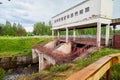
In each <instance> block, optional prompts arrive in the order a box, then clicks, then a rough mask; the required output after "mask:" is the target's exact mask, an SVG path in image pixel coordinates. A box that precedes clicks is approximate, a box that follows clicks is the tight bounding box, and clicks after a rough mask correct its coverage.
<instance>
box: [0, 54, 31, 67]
mask: <svg viewBox="0 0 120 80" xmlns="http://www.w3.org/2000/svg"><path fill="white" fill-rule="evenodd" d="M31 63H32V57H28V56H13V57H2V58H0V67H1V68H5V69H9V68H12V67H16V66H19V65H24V64H31Z"/></svg>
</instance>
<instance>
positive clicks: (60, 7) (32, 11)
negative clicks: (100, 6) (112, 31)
mask: <svg viewBox="0 0 120 80" xmlns="http://www.w3.org/2000/svg"><path fill="white" fill-rule="evenodd" d="M82 1H84V0H11V1H8V0H0V2H2V3H3V4H0V23H3V24H4V23H5V22H6V20H8V21H10V22H11V23H14V22H15V23H21V24H22V25H23V26H24V28H25V29H26V30H27V31H28V32H31V31H32V30H33V25H34V24H35V23H36V22H46V23H48V22H49V21H50V20H51V17H53V16H55V15H56V14H58V13H60V12H62V11H64V10H66V9H68V8H70V7H72V6H74V5H76V4H78V3H80V2H82ZM113 18H120V0H114V11H113Z"/></svg>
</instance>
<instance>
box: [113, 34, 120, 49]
mask: <svg viewBox="0 0 120 80" xmlns="http://www.w3.org/2000/svg"><path fill="white" fill-rule="evenodd" d="M113 46H114V48H116V49H120V35H114V37H113Z"/></svg>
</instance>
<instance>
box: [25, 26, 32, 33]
mask: <svg viewBox="0 0 120 80" xmlns="http://www.w3.org/2000/svg"><path fill="white" fill-rule="evenodd" d="M24 28H25V30H26V31H27V32H32V31H33V27H32V26H29V27H24Z"/></svg>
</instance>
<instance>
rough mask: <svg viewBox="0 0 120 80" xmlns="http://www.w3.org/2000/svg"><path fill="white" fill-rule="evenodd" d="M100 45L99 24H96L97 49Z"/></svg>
mask: <svg viewBox="0 0 120 80" xmlns="http://www.w3.org/2000/svg"><path fill="white" fill-rule="evenodd" d="M100 44H101V23H100V22H98V23H97V47H100Z"/></svg>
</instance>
